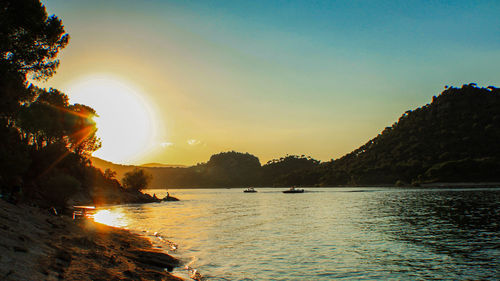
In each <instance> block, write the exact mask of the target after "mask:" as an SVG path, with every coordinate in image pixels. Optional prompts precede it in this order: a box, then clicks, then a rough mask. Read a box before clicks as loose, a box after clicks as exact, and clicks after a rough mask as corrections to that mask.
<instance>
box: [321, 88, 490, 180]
mask: <svg viewBox="0 0 500 281" xmlns="http://www.w3.org/2000/svg"><path fill="white" fill-rule="evenodd" d="M499 140H500V89H498V88H495V87H491V86H490V87H488V88H479V87H477V86H476V85H475V84H469V85H464V86H462V88H454V87H450V88H447V89H446V90H445V91H443V92H442V93H441V95H439V96H437V97H433V99H432V103H431V104H427V105H425V106H423V107H420V108H417V109H415V110H413V111H412V110H410V111H407V112H405V113H404V114H403V115H402V116H401V117H400V118H399V120H398V122H396V123H394V124H393V125H392V126H391V127H387V128H385V129H384V130H383V131H382V132H381V133H380V134H379V135H378V136H377V137H375V138H373V139H371V140H370V141H368V142H367V143H366V144H364V145H362V146H361V147H359V148H358V149H356V150H354V151H352V152H351V153H349V154H347V155H345V156H343V157H341V158H340V159H337V160H335V161H332V162H330V163H327V164H325V167H324V168H325V173H324V176H323V178H322V183H323V184H324V185H347V184H354V185H356V184H393V183H395V182H397V181H399V182H400V183H406V184H409V183H412V182H413V183H415V184H418V183H420V182H433V181H491V180H499V179H500V164H498V163H500V146H498V142H499Z"/></svg>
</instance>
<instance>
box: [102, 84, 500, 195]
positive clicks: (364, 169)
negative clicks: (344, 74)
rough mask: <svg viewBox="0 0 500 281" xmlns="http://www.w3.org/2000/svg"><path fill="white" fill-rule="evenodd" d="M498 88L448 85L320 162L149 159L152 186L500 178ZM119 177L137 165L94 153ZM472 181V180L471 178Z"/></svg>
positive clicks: (233, 155)
mask: <svg viewBox="0 0 500 281" xmlns="http://www.w3.org/2000/svg"><path fill="white" fill-rule="evenodd" d="M499 141H500V89H499V88H496V87H493V86H489V87H487V88H480V87H477V85H476V84H474V83H471V84H467V85H463V86H462V87H461V88H455V87H446V89H445V90H444V91H443V92H442V93H441V94H440V95H438V96H434V97H432V102H431V103H430V104H426V105H424V106H422V107H419V108H416V109H414V110H408V111H406V112H405V113H403V115H402V116H401V117H400V118H399V120H398V121H397V122H395V123H394V124H392V125H391V126H389V127H386V128H384V129H383V130H382V131H381V133H380V134H379V135H377V136H376V137H374V138H373V139H371V140H369V141H368V142H367V143H366V144H364V145H362V146H361V147H359V148H357V149H355V150H354V151H352V152H350V153H348V154H346V155H344V156H343V157H340V158H339V159H335V160H331V161H329V162H323V163H321V162H320V161H318V160H315V159H313V158H311V157H307V156H305V155H300V156H299V155H286V156H284V157H282V158H280V159H274V160H271V161H269V162H267V163H265V164H264V165H261V163H260V161H259V159H258V158H257V157H256V156H254V155H252V154H249V153H240V152H235V151H229V152H222V153H219V154H215V155H212V157H210V159H209V160H208V161H207V162H206V163H201V164H198V165H196V166H192V167H164V166H163V167H162V166H160V167H152V165H146V166H145V165H143V166H141V168H144V169H145V170H146V171H148V172H149V173H150V174H151V175H153V179H152V181H151V185H150V187H151V188H168V187H170V188H172V187H178V188H179V187H180V188H194V187H201V188H205V187H246V186H292V185H298V186H347V185H348V186H360V185H365V186H366V185H367V186H369V185H388V186H393V185H396V186H409V185H413V186H419V185H422V186H429V185H432V186H439V184H438V183H443V182H446V183H454V184H453V185H454V186H457V185H459V184H458V183H467V185H471V186H475V185H477V183H496V182H500V146H499V145H498V142H499ZM92 163H93V164H94V166H96V167H99V168H101V169H111V170H114V171H116V172H117V175H118V177H120V176H121V175H123V174H124V173H125V172H127V171H129V170H131V169H133V168H134V167H135V166H124V165H117V164H113V163H111V162H107V161H103V160H101V159H98V158H92ZM470 183H476V184H470Z"/></svg>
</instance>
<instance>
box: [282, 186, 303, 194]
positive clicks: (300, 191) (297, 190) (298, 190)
mask: <svg viewBox="0 0 500 281" xmlns="http://www.w3.org/2000/svg"><path fill="white" fill-rule="evenodd" d="M283 193H304V190H303V189H297V188H295V186H292V187H290V189H289V190H285V191H283Z"/></svg>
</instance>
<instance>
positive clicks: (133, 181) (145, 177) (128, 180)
mask: <svg viewBox="0 0 500 281" xmlns="http://www.w3.org/2000/svg"><path fill="white" fill-rule="evenodd" d="M151 179H152V176H151V175H150V174H148V173H147V172H146V171H144V170H143V169H138V168H135V169H134V170H132V171H130V172H127V173H125V176H124V177H123V179H122V184H123V186H124V187H125V188H126V189H128V190H133V191H140V190H142V189H145V188H147V187H148V184H149V182H150V181H151Z"/></svg>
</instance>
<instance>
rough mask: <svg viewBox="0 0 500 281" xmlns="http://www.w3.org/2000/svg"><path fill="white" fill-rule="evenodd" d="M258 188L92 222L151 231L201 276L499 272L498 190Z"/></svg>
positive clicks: (122, 211)
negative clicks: (289, 190)
mask: <svg viewBox="0 0 500 281" xmlns="http://www.w3.org/2000/svg"><path fill="white" fill-rule="evenodd" d="M257 190H258V192H257V193H243V189H169V190H168V192H169V193H170V195H171V196H175V197H177V198H179V199H180V200H181V201H179V202H163V203H152V204H143V205H126V206H117V207H112V208H108V209H106V208H101V210H100V213H101V221H105V222H107V223H108V224H111V225H115V226H120V227H124V228H128V229H131V230H133V231H135V232H139V233H141V234H143V235H146V236H148V237H150V238H151V239H152V241H153V242H154V243H155V245H157V246H158V247H161V248H162V249H163V250H165V251H168V252H169V253H170V254H172V255H174V256H176V257H178V258H181V259H182V260H183V261H184V262H185V263H186V265H189V266H190V267H192V268H195V269H196V270H198V271H199V272H200V273H201V274H202V275H203V276H204V277H205V278H206V280H332V279H345V280H402V279H406V280H422V279H425V280H430V279H435V280H457V279H461V280H479V279H481V280H488V279H491V280H498V278H499V276H500V274H499V268H500V189H495V188H487V189H486V188H485V189H479V188H476V189H396V188H306V192H305V193H303V194H283V193H282V192H281V191H282V190H284V189H283V188H281V189H276V188H257ZM147 192H148V193H150V194H153V193H155V194H156V195H157V196H158V197H160V198H161V197H163V196H165V195H166V192H167V190H148V191H147ZM174 274H176V275H178V276H180V277H183V278H186V280H189V278H188V277H187V276H188V275H187V274H188V272H187V270H185V269H183V268H178V269H176V270H175V271H174Z"/></svg>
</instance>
